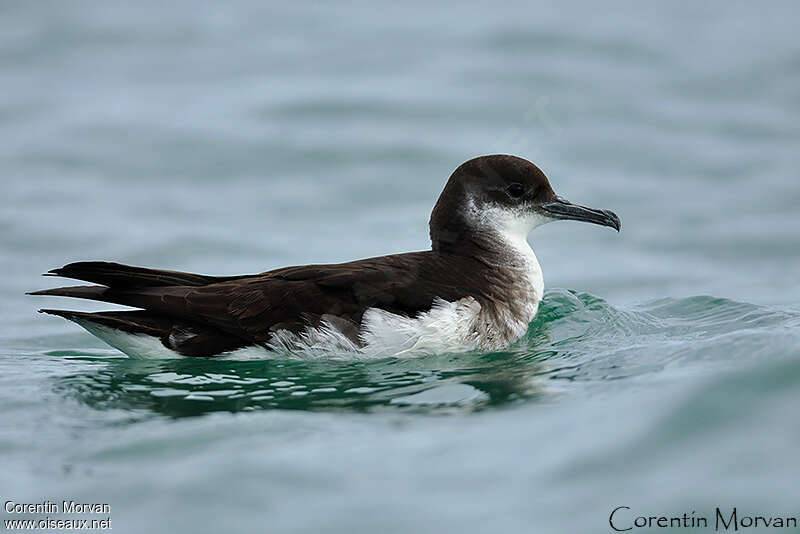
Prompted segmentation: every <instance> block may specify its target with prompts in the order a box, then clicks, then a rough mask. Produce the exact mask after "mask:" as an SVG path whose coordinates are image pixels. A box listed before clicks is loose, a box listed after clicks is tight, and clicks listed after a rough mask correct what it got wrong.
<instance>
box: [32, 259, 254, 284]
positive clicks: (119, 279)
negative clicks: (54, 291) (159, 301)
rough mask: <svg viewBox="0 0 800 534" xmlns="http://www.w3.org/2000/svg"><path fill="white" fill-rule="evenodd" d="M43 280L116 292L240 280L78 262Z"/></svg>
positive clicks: (51, 273)
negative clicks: (62, 280) (56, 279)
mask: <svg viewBox="0 0 800 534" xmlns="http://www.w3.org/2000/svg"><path fill="white" fill-rule="evenodd" d="M46 276H61V277H64V278H72V279H74V280H82V281H84V282H91V283H93V284H101V285H104V286H108V287H113V288H119V289H130V288H138V287H163V286H204V285H208V284H213V283H217V282H224V281H227V280H233V279H235V278H242V277H241V276H227V277H226V276H208V275H204V274H194V273H184V272H180V271H166V270H159V269H147V268H144V267H134V266H131V265H123V264H121V263H112V262H106V261H81V262H77V263H70V264H69V265H65V266H64V267H61V268H58V269H53V270H51V271H49V272H48V273H47V274H46Z"/></svg>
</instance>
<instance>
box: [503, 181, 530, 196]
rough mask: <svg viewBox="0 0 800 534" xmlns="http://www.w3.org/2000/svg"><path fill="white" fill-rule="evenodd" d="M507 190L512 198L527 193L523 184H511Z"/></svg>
mask: <svg viewBox="0 0 800 534" xmlns="http://www.w3.org/2000/svg"><path fill="white" fill-rule="evenodd" d="M506 192H507V193H508V195H509V196H510V197H512V198H519V197H521V196H522V195H524V194H525V186H524V185H522V184H511V185H509V186H508V188H507V189H506Z"/></svg>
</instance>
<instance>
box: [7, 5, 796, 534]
mask: <svg viewBox="0 0 800 534" xmlns="http://www.w3.org/2000/svg"><path fill="white" fill-rule="evenodd" d="M798 23H800V8H798V5H797V3H796V2H791V1H788V0H787V1H776V2H770V3H768V4H757V3H753V2H730V1H728V2H723V1H709V2H703V3H699V4H697V3H680V2H679V3H676V2H649V3H641V2H617V3H611V4H608V3H604V4H603V5H602V6H600V5H598V4H596V3H593V2H586V1H568V2H559V3H557V4H553V3H534V2H517V3H513V2H512V3H507V4H503V5H502V6H496V5H495V6H489V5H488V4H479V3H466V2H441V3H437V4H435V5H432V4H430V3H426V2H415V1H411V2H404V3H399V4H398V3H395V4H392V5H389V4H383V5H379V4H376V3H374V2H335V3H324V4H318V3H307V4H306V3H294V4H287V3H274V2H256V1H242V2H236V3H228V4H223V3H216V2H215V3H212V2H197V1H192V2H189V1H183V0H175V1H172V2H169V3H164V2H152V1H140V2H121V1H105V2H90V1H83V0H73V1H71V2H68V3H65V2H58V1H55V0H52V1H37V2H25V1H16V0H10V1H4V2H2V3H0V272H2V280H0V319H1V320H2V323H3V328H2V329H0V408H1V410H0V412H2V415H0V450H2V451H3V455H4V463H5V464H6V466H7V467H5V468H4V471H5V473H4V475H3V477H2V478H3V480H2V481H0V494H2V496H3V497H4V498H9V499H13V500H14V501H17V502H35V501H36V500H42V499H46V498H50V499H53V500H61V499H67V498H73V499H76V500H84V501H91V502H97V501H100V502H106V501H110V503H111V508H112V517H113V518H114V521H115V522H116V523H115V524H114V529H115V530H117V531H121V532H140V531H142V530H143V529H145V528H147V529H149V530H151V531H164V532H190V531H191V532H205V531H209V532H210V531H219V530H221V529H223V528H233V529H234V530H236V529H237V528H242V529H252V530H255V529H257V530H264V529H265V528H266V529H269V528H274V529H275V530H280V531H296V532H318V531H320V530H326V531H342V532H345V531H346V532H362V531H363V532H374V531H381V532H394V531H397V532H404V531H408V530H412V529H413V530H416V531H426V530H430V531H434V530H435V531H437V532H441V531H453V532H468V531H478V530H482V531H485V530H488V529H490V528H491V529H492V530H497V531H510V530H515V531H521V530H527V531H534V532H553V531H556V530H558V531H564V530H569V531H573V532H602V531H606V530H608V514H609V513H610V511H611V510H612V509H613V508H614V507H616V506H620V505H628V506H632V507H633V508H634V512H639V513H642V514H644V515H652V514H671V513H676V514H680V513H683V512H684V511H687V512H691V511H692V510H698V513H699V514H705V515H713V507H714V506H716V505H719V506H733V505H738V506H739V508H740V509H742V508H744V509H747V510H748V511H751V512H758V513H760V514H761V515H764V514H783V515H786V514H789V513H792V512H793V513H797V502H796V499H795V498H794V497H795V496H796V491H795V489H796V480H797V478H796V477H797V475H798V474H800V473H798V472H797V471H798V470H797V462H796V458H795V456H796V447H795V446H794V445H795V444H796V443H797V439H798V438H799V437H800V428H798V424H797V421H796V417H795V416H794V414H795V411H796V409H795V408H796V406H797V402H798V401H800V397H798V393H797V391H798V386H800V358H798V356H800V354H799V350H800V349H799V347H800V343H798V342H800V334H798V326H800V284H799V283H798V282H800V233H798V228H800V211H799V210H798V209H797V206H798V205H800V176H798V168H800V40H798V39H797V35H796V34H797V27H798ZM489 153H512V154H516V155H519V156H522V157H525V158H527V159H530V160H532V161H534V162H535V163H537V164H538V165H539V166H540V167H541V168H542V169H543V170H544V171H545V173H546V174H547V175H548V176H549V177H550V180H551V182H552V184H553V187H554V188H555V190H556V191H557V192H558V193H559V194H561V195H563V196H564V197H566V198H569V199H570V200H572V201H574V202H578V203H582V204H586V205H590V206H594V207H600V208H606V209H612V210H614V211H615V212H617V213H618V214H619V215H620V217H621V218H622V221H623V232H622V233H621V234H620V235H617V234H615V233H614V232H610V231H603V229H600V228H596V227H591V226H586V225H580V224H568V223H562V224H553V225H549V226H547V227H544V228H541V229H539V230H537V231H536V232H535V233H534V234H533V235H532V236H531V238H530V241H531V243H532V244H533V247H534V249H535V250H536V252H537V255H538V256H539V259H540V262H541V264H542V267H543V270H544V273H545V282H546V285H547V287H548V288H549V291H548V294H547V298H546V299H545V303H544V305H543V308H542V313H541V315H540V317H539V318H538V319H537V320H536V322H534V324H532V325H531V331H530V332H529V335H528V336H527V337H526V338H525V339H524V340H523V341H522V342H521V343H520V344H518V346H516V347H514V348H512V349H511V350H509V351H508V352H505V353H501V354H494V355H485V354H472V355H433V356H431V357H426V358H420V359H418V360H414V361H400V360H394V361H391V360H390V361H380V362H336V363H328V362H308V361H302V360H298V361H266V362H207V361H201V362H198V361H186V360H182V361H175V362H135V361H130V360H127V359H123V358H121V357H120V354H119V353H117V352H116V351H114V350H112V349H110V348H108V347H106V346H105V345H103V344H102V343H100V342H99V341H96V340H94V339H93V338H91V337H90V336H89V335H88V334H86V333H85V332H83V331H82V330H80V329H79V328H77V327H76V326H75V325H72V324H69V323H66V322H64V321H60V320H57V319H54V318H49V317H48V318H45V317H41V316H38V315H37V314H36V313H35V311H36V310H37V309H38V308H39V307H42V306H45V305H47V306H50V307H58V306H62V307H73V308H74V307H75V306H76V303H70V302H67V301H61V302H59V301H57V300H51V301H48V302H47V303H46V304H45V302H44V301H43V300H41V299H34V298H30V297H28V298H26V297H24V295H23V293H24V292H25V291H29V290H33V289H39V288H41V287H43V286H45V285H47V284H48V283H49V282H50V281H49V280H43V279H41V278H40V277H39V274H40V273H42V272H45V271H47V270H48V269H51V268H54V267H57V266H60V265H62V264H65V263H68V262H70V261H76V260H90V259H105V260H113V261H119V262H124V263H131V264H134V265H143V266H152V267H159V268H171V269H179V270H187V271H197V272H202V273H208V274H238V273H244V272H258V271H263V270H267V269H271V268H276V267H281V266H285V265H291V264H303V263H329V262H330V263H332V262H339V261H345V260H350V259H354V258H359V257H367V256H375V255H382V254H388V253H394V252H404V251H409V250H420V249H425V248H428V246H429V241H428V237H427V221H428V216H429V213H430V210H431V208H432V207H433V204H434V202H435V200H436V198H437V196H438V194H439V192H440V191H441V189H442V187H443V185H444V184H445V182H446V180H447V178H448V176H449V175H450V173H451V172H452V171H453V169H455V167H457V166H458V165H459V164H460V163H461V162H463V161H465V160H466V159H469V158H471V157H474V156H477V155H481V154H489ZM77 306H78V307H79V309H86V310H93V309H103V308H107V306H104V305H97V304H92V303H77ZM276 384H277V385H276ZM26 500H27V501H26ZM637 506H638V508H637ZM5 518H6V517H4V519H5Z"/></svg>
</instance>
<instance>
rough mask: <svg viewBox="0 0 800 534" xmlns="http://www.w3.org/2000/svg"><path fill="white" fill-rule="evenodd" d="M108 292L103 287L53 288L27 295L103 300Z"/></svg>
mask: <svg viewBox="0 0 800 534" xmlns="http://www.w3.org/2000/svg"><path fill="white" fill-rule="evenodd" d="M107 291H108V288H107V287H105V286H72V287H55V288H53V289H42V290H41V291H31V292H30V293H27V294H28V295H37V296H39V295H48V296H52V297H74V298H77V299H88V300H105V299H104V298H103V295H105V293H106V292H107Z"/></svg>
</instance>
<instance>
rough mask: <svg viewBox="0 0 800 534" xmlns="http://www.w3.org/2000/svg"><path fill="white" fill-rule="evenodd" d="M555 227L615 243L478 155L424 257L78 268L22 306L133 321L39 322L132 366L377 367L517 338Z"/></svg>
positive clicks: (519, 165)
mask: <svg viewBox="0 0 800 534" xmlns="http://www.w3.org/2000/svg"><path fill="white" fill-rule="evenodd" d="M555 220H576V221H584V222H589V223H593V224H598V225H602V226H609V227H611V228H614V229H615V230H617V231H619V230H620V220H619V217H617V215H616V214H614V213H613V212H611V211H608V210H598V209H591V208H587V207H584V206H578V205H576V204H572V203H570V202H568V201H566V200H565V199H563V198H561V197H559V196H557V195H556V194H555V192H554V191H553V189H552V187H551V186H550V183H549V181H548V179H547V177H546V176H545V175H544V173H543V172H542V171H541V170H540V169H539V168H538V167H537V166H536V165H534V164H533V163H531V162H530V161H527V160H525V159H522V158H518V157H515V156H510V155H490V156H481V157H478V158H474V159H471V160H469V161H467V162H465V163H463V164H462V165H461V166H459V167H458V168H457V169H456V170H455V171H454V172H453V174H452V175H451V176H450V179H449V180H448V182H447V184H446V185H445V188H444V190H443V191H442V194H441V195H440V196H439V200H438V201H437V203H436V206H435V207H434V208H433V213H432V215H431V219H430V238H431V250H426V251H421V252H409V253H405V254H393V255H390V256H380V257H376V258H369V259H363V260H357V261H352V262H348V263H340V264H329V265H304V266H296V267H285V268H282V269H276V270H273V271H267V272H263V273H260V274H253V275H242V276H224V277H220V276H206V275H201V274H193V273H185V272H178V271H166V270H156V269H146V268H142V267H132V266H128V265H121V264H118V263H110V262H96V261H90V262H78V263H71V264H69V265H66V266H64V267H61V268H60V269H53V270H52V271H49V273H47V274H46V276H48V275H49V276H61V277H65V278H71V279H75V280H81V281H85V282H90V283H92V284H96V285H90V286H73V287H61V288H56V289H47V290H43V291H36V292H33V293H30V294H31V295H53V296H59V297H75V298H82V299H90V300H97V301H102V302H109V303H114V304H121V305H125V306H129V307H132V308H137V309H136V310H132V311H108V312H97V313H86V312H78V311H66V310H50V309H45V310H40V311H41V312H43V313H49V314H53V315H58V316H61V317H64V318H66V319H69V320H71V321H74V322H76V323H77V324H79V325H81V326H82V327H84V328H85V329H86V330H88V331H89V332H90V333H92V334H94V335H95V336H97V337H99V338H101V339H103V340H104V341H105V342H107V343H108V344H110V345H111V346H113V347H115V348H117V349H119V350H121V351H122V352H124V353H126V354H128V355H129V356H131V357H135V358H153V357H169V356H194V357H211V356H219V355H227V354H230V353H232V352H234V351H238V350H240V349H249V348H253V347H255V348H266V349H268V350H269V349H272V350H274V349H288V350H291V351H294V350H302V349H304V348H305V349H307V348H309V347H321V346H323V347H336V348H346V349H352V350H355V351H366V352H369V351H372V352H373V353H376V354H381V355H389V354H395V355H397V354H419V353H429V352H444V351H448V352H453V351H464V350H473V349H480V350H496V349H501V348H504V347H506V346H508V345H509V344H511V343H513V342H514V341H516V340H517V339H519V338H520V337H522V336H523V335H524V334H525V332H526V331H527V328H528V325H529V323H530V321H531V320H532V319H533V317H534V316H535V315H536V311H537V309H538V307H539V303H540V302H541V300H542V294H543V291H544V281H543V278H542V270H541V267H540V266H539V262H538V260H537V259H536V256H535V254H534V253H533V250H532V249H531V247H530V246H529V244H528V242H527V235H528V233H529V232H530V231H531V230H533V229H534V228H536V227H538V226H541V225H542V224H545V223H548V222H551V221H555ZM387 351H388V352H387Z"/></svg>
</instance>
